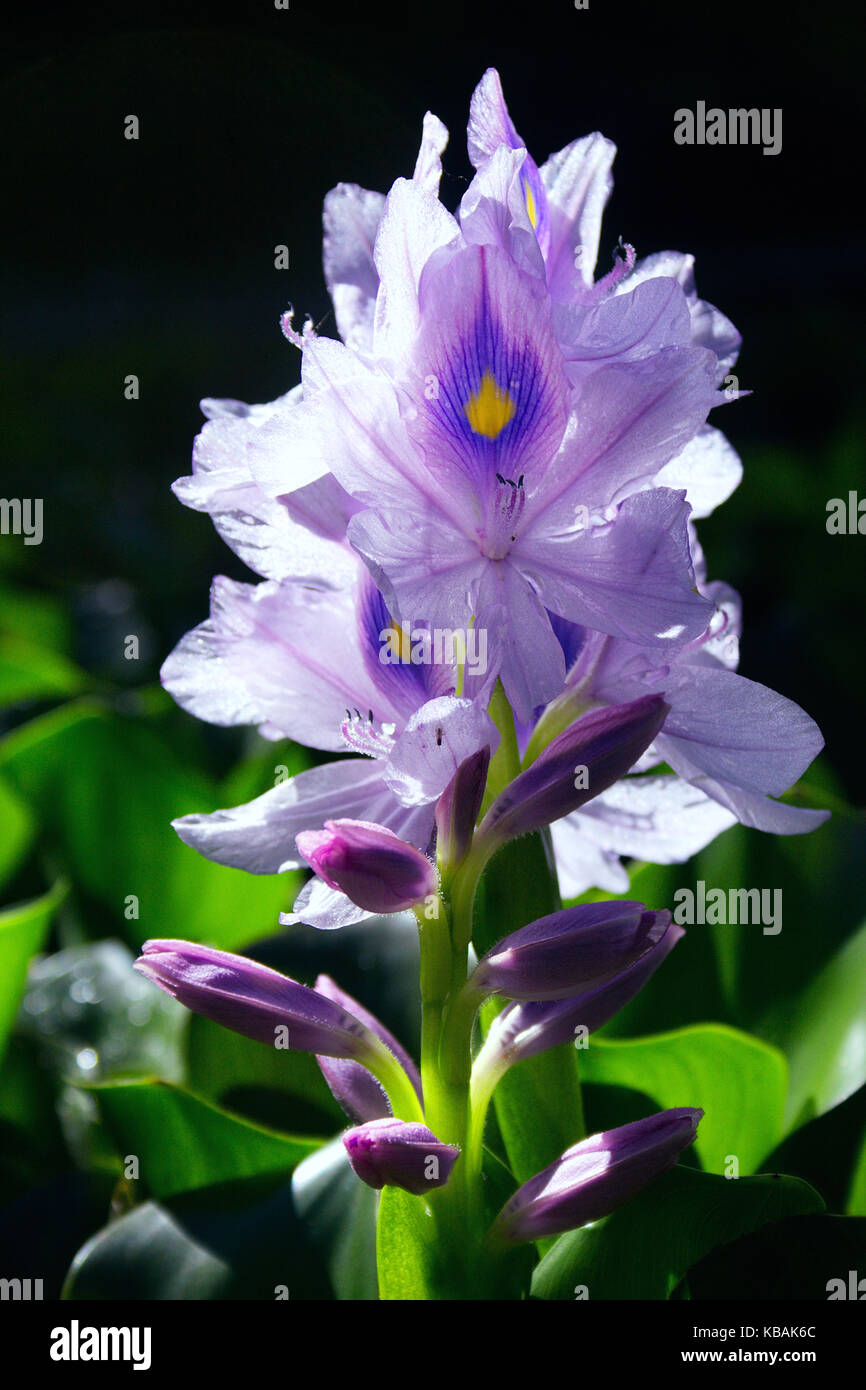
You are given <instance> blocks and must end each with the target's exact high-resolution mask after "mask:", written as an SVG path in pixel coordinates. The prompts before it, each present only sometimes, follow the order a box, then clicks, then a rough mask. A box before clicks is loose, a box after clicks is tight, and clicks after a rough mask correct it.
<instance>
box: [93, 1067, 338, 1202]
mask: <svg viewBox="0 0 866 1390" xmlns="http://www.w3.org/2000/svg"><path fill="white" fill-rule="evenodd" d="M88 1092H89V1094H90V1095H92V1096H93V1097H94V1098H95V1099H96V1102H97V1104H98V1106H99V1110H100V1113H101V1115H102V1117H103V1119H104V1121H105V1124H106V1126H107V1128H108V1130H109V1133H110V1134H111V1136H112V1138H113V1139H114V1142H115V1145H116V1146H117V1150H118V1152H119V1154H120V1155H121V1157H123V1158H125V1157H126V1156H127V1155H134V1156H135V1157H136V1158H137V1159H138V1166H139V1176H140V1180H141V1182H142V1185H143V1186H144V1188H145V1189H146V1190H147V1192H149V1193H150V1194H151V1196H153V1197H156V1198H163V1197H171V1196H174V1195H175V1194H177V1193H180V1192H189V1191H191V1190H193V1189H195V1188H203V1187H211V1186H213V1185H214V1184H216V1183H221V1182H227V1181H229V1180H231V1179H237V1178H251V1177H261V1176H262V1175H265V1174H274V1173H285V1174H288V1173H291V1172H292V1170H293V1169H294V1168H295V1167H297V1165H298V1163H300V1162H301V1160H302V1159H303V1158H306V1157H307V1156H308V1155H309V1154H310V1153H313V1152H314V1151H315V1150H316V1149H317V1148H318V1147H319V1146H320V1142H321V1141H320V1140H317V1139H298V1138H295V1137H292V1136H289V1135H286V1134H278V1133H276V1132H275V1131H273V1130H268V1129H264V1128H263V1127H262V1126H260V1125H253V1124H250V1123H249V1122H248V1121H246V1120H241V1119H239V1118H238V1117H237V1116H235V1115H231V1114H229V1113H228V1112H227V1111H225V1110H220V1109H219V1107H218V1106H216V1105H212V1104H211V1103H210V1102H209V1101H205V1100H202V1099H201V1097H199V1096H196V1095H193V1094H192V1093H191V1092H190V1091H185V1090H182V1089H181V1088H180V1087H178V1086H172V1085H170V1084H169V1083H167V1082H163V1081H126V1082H124V1081H120V1082H108V1083H105V1084H104V1085H99V1086H93V1087H89V1088H88Z"/></svg>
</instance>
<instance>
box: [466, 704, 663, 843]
mask: <svg viewBox="0 0 866 1390" xmlns="http://www.w3.org/2000/svg"><path fill="white" fill-rule="evenodd" d="M667 712H668V706H667V705H666V704H665V701H664V700H663V699H662V698H661V696H659V695H645V696H642V697H641V698H640V699H637V700H634V701H632V702H631V703H630V704H623V705H619V706H616V707H612V708H610V709H603V710H593V711H592V712H591V713H589V714H585V715H584V716H583V717H582V718H581V719H577V720H575V722H574V723H573V724H572V725H571V726H570V727H569V728H568V729H566V730H564V731H563V733H561V734H560V735H559V736H558V737H557V738H555V739H554V740H553V741H552V742H551V743H549V744H548V745H547V747H546V748H545V749H544V750H543V752H542V753H541V754H540V755H539V757H538V758H536V760H535V762H534V763H533V764H532V766H531V767H529V768H527V770H526V771H525V772H521V773H520V774H519V775H518V776H517V777H515V779H514V781H513V782H512V783H511V784H510V786H508V787H507V788H506V789H505V791H503V792H502V793H501V794H500V795H499V796H498V797H497V798H496V800H495V801H494V803H493V805H492V806H491V807H490V809H489V811H488V812H487V815H486V816H485V817H484V820H483V821H482V823H481V826H480V827H479V838H481V839H482V840H486V841H487V842H488V844H502V843H504V841H505V840H509V839H512V838H514V836H516V835H527V834H529V833H530V832H531V831H533V830H540V829H542V828H543V827H544V826H546V825H550V824H551V822H552V821H557V820H559V819H560V818H561V817H562V816H567V815H568V814H569V812H571V811H574V810H576V809H577V807H579V806H582V805H583V804H584V803H585V802H587V801H589V800H591V798H593V797H595V796H598V795H599V794H600V793H601V792H603V791H605V790H606V789H607V788H608V787H610V786H612V784H613V783H614V782H617V781H618V780H619V779H620V778H621V777H624V776H625V774H626V773H627V772H628V771H629V769H630V768H631V767H633V766H634V764H635V763H636V762H637V761H638V759H639V758H640V756H641V754H642V753H643V752H644V751H645V750H646V749H647V747H648V746H649V744H650V743H652V741H653V739H654V738H655V737H656V735H657V733H658V731H659V729H660V728H661V727H662V725H663V723H664V721H665V717H666V715H667Z"/></svg>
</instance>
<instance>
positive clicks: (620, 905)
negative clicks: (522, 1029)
mask: <svg viewBox="0 0 866 1390" xmlns="http://www.w3.org/2000/svg"><path fill="white" fill-rule="evenodd" d="M670 924H671V915H670V913H669V912H667V911H661V912H650V911H648V910H647V908H645V907H644V905H643V903H638V902H629V901H619V902H607V903H588V904H584V905H582V906H580V907H572V908H567V909H565V910H564V911H562V912H554V913H551V915H550V916H549V917H541V918H539V920H538V921H537V922H530V923H529V925H528V926H526V927H521V928H520V930H519V931H516V932H512V933H511V935H510V936H506V937H504V938H503V940H502V941H499V942H497V944H496V945H495V946H493V947H492V948H491V950H489V951H488V952H487V954H486V955H484V956H482V958H481V960H480V961H479V962H478V965H477V966H476V968H475V970H474V971H473V972H472V975H471V976H470V979H469V985H470V988H473V989H475V990H477V991H478V992H479V993H483V994H501V995H503V996H504V997H505V998H506V999H522V1000H529V1001H535V1000H538V1001H542V1000H550V999H571V998H572V996H574V995H577V994H591V993H592V992H594V991H596V990H598V989H600V988H601V987H602V986H603V985H605V984H608V983H610V982H611V981H612V980H614V979H615V978H617V977H618V976H619V975H621V974H622V972H623V971H624V970H627V969H628V967H629V966H631V965H633V964H635V962H636V961H638V960H639V959H640V958H641V957H642V956H645V955H646V954H647V952H649V951H651V950H652V948H653V947H655V946H656V945H658V943H659V942H660V941H661V939H662V938H663V937H664V935H665V933H666V932H667V930H668V928H669V927H670Z"/></svg>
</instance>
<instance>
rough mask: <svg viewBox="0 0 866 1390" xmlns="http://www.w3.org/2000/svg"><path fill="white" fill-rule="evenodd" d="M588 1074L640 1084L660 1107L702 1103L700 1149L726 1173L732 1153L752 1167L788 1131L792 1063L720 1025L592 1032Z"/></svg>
mask: <svg viewBox="0 0 866 1390" xmlns="http://www.w3.org/2000/svg"><path fill="white" fill-rule="evenodd" d="M579 1055H580V1058H581V1064H582V1068H581V1069H582V1073H583V1076H584V1078H585V1079H586V1080H587V1081H591V1082H607V1083H611V1084H614V1085H618V1086H629V1087H631V1088H632V1089H633V1090H635V1091H642V1092H643V1093H644V1094H645V1095H647V1096H649V1097H651V1099H652V1100H653V1101H655V1102H656V1104H657V1106H658V1108H659V1109H660V1110H666V1109H669V1108H672V1107H674V1106H678V1105H692V1106H699V1107H700V1108H701V1109H702V1110H703V1111H704V1117H703V1119H702V1120H701V1123H700V1125H699V1127H698V1135H697V1139H696V1141H695V1149H696V1151H697V1154H698V1156H699V1158H700V1160H701V1163H702V1165H703V1167H704V1168H706V1169H707V1170H708V1171H709V1172H711V1173H724V1172H725V1169H726V1164H727V1162H728V1160H729V1158H730V1157H731V1156H735V1157H736V1158H737V1160H738V1163H739V1172H740V1173H741V1174H743V1175H745V1174H747V1173H753V1172H755V1171H756V1169H757V1168H758V1167H759V1165H760V1163H761V1160H762V1159H764V1158H766V1156H767V1154H769V1153H770V1152H771V1151H772V1150H773V1149H774V1148H775V1146H776V1144H777V1143H778V1142H779V1140H780V1138H781V1137H782V1125H783V1118H784V1110H785V1094H786V1090H787V1078H788V1067H787V1063H786V1061H785V1057H784V1055H783V1054H782V1053H781V1052H779V1051H778V1049H777V1048H774V1047H771V1046H770V1045H769V1044H768V1043H764V1042H761V1040H760V1039H759V1038H753V1037H750V1036H749V1035H748V1034H747V1033H740V1032H737V1030H736V1029H733V1028H726V1027H723V1026H721V1025H719V1024H704V1025H700V1026H698V1027H693V1028H682V1029H679V1030H678V1031H676V1032H673V1033H657V1034H654V1035H653V1036H652V1037H649V1038H628V1039H606V1038H604V1037H597V1038H590V1039H589V1046H588V1047H587V1049H586V1050H585V1051H581V1052H580V1054H579Z"/></svg>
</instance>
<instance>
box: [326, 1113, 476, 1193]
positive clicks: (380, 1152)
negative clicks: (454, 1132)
mask: <svg viewBox="0 0 866 1390" xmlns="http://www.w3.org/2000/svg"><path fill="white" fill-rule="evenodd" d="M343 1144H344V1146H345V1149H346V1153H347V1154H348V1155H349V1162H350V1163H351V1165H352V1167H353V1168H354V1170H355V1172H356V1173H357V1175H358V1177H359V1178H360V1179H361V1180H362V1182H365V1183H366V1184H367V1186H368V1187H376V1188H380V1187H385V1186H386V1185H388V1186H390V1187H402V1188H403V1190H404V1191H405V1192H413V1193H415V1194H416V1195H417V1196H423V1195H424V1193H426V1192H429V1191H431V1190H432V1189H433V1188H436V1187H444V1186H445V1184H446V1183H447V1181H448V1179H449V1178H450V1176H451V1170H452V1168H453V1167H454V1164H455V1163H456V1162H457V1159H458V1158H459V1157H460V1150H459V1149H458V1148H456V1147H455V1146H454V1145H453V1144H443V1143H441V1142H440V1141H439V1140H438V1139H437V1138H436V1135H435V1134H433V1133H432V1132H431V1131H430V1130H429V1129H428V1128H427V1126H426V1125H421V1124H406V1123H404V1121H403V1120H394V1119H383V1120H371V1121H370V1122H369V1123H368V1124H363V1125H358V1126H356V1128H354V1129H350V1130H348V1131H347V1132H346V1133H345V1134H344V1135H343Z"/></svg>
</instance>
